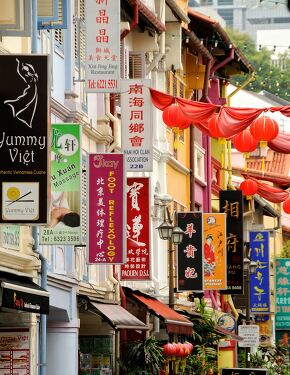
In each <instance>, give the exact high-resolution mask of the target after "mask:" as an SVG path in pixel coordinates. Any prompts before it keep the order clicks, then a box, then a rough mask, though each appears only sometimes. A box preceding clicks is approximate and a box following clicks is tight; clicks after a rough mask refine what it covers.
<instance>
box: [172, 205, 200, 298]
mask: <svg viewBox="0 0 290 375" xmlns="http://www.w3.org/2000/svg"><path fill="white" fill-rule="evenodd" d="M177 224H178V226H179V227H180V228H181V229H182V230H183V231H184V232H185V233H184V236H183V240H182V242H181V244H179V245H178V246H177V290H178V291H179V292H181V291H186V290H188V291H203V246H202V212H178V213H177Z"/></svg>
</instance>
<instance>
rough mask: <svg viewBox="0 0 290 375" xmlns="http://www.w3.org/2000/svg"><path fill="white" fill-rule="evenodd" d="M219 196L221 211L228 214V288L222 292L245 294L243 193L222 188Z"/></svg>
mask: <svg viewBox="0 0 290 375" xmlns="http://www.w3.org/2000/svg"><path fill="white" fill-rule="evenodd" d="M219 198H220V212H224V213H225V214H226V224H227V225H226V227H227V230H226V233H227V243H226V248H227V289H226V290H222V291H221V293H223V294H243V292H244V276H243V272H244V263H243V260H244V244H243V212H244V201H243V195H242V192H241V191H240V190H221V191H220V195H219Z"/></svg>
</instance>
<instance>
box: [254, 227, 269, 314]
mask: <svg viewBox="0 0 290 375" xmlns="http://www.w3.org/2000/svg"><path fill="white" fill-rule="evenodd" d="M250 252H251V260H253V261H255V262H256V263H257V268H256V272H255V273H254V274H252V275H250V310H251V312H252V313H253V314H261V313H263V314H264V313H269V312H270V267H269V232H267V231H250Z"/></svg>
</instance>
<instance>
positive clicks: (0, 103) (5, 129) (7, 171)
mask: <svg viewBox="0 0 290 375" xmlns="http://www.w3.org/2000/svg"><path fill="white" fill-rule="evenodd" d="M0 78H1V87H0V113H1V132H0V159H1V160H2V163H1V167H0V177H1V183H0V196H1V215H0V223H7V224H8V223H14V224H15V223H23V224H24V223H25V224H46V223H47V219H48V218H47V216H48V209H47V203H46V202H47V191H48V188H47V187H48V147H47V144H48V118H49V117H48V92H49V90H48V67H47V56H41V55H10V54H2V55H0ZM4 161H5V162H4Z"/></svg>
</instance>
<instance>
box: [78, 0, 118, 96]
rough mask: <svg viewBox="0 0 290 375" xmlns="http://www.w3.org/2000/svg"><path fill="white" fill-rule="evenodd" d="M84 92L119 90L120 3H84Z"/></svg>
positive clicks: (98, 0)
mask: <svg viewBox="0 0 290 375" xmlns="http://www.w3.org/2000/svg"><path fill="white" fill-rule="evenodd" d="M85 20H86V23H85V28H86V82H87V91H88V92H110V93H116V92H119V91H120V88H119V84H120V81H119V80H120V1H109V0H86V1H85Z"/></svg>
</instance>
